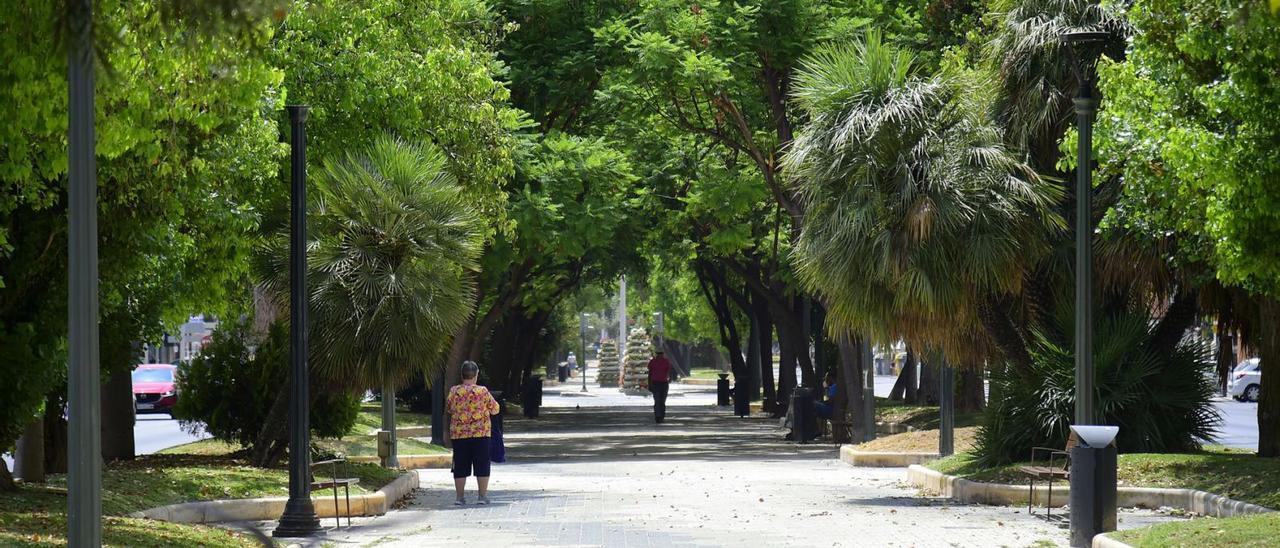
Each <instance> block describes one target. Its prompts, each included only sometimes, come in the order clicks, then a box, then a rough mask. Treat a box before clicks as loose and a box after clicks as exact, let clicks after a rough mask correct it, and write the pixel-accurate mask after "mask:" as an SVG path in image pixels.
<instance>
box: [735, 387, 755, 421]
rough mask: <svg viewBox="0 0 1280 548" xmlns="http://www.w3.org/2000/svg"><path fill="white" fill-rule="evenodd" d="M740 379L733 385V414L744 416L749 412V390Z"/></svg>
mask: <svg viewBox="0 0 1280 548" xmlns="http://www.w3.org/2000/svg"><path fill="white" fill-rule="evenodd" d="M744 384H746V383H743V382H741V381H739V382H738V384H737V385H736V386H734V387H733V414H734V415H737V416H739V417H745V416H747V415H750V414H751V391H750V390H747V387H746V386H744Z"/></svg>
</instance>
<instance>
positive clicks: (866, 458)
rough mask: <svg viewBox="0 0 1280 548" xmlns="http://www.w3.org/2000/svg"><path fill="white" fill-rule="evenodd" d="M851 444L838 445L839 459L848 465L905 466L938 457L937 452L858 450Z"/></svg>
mask: <svg viewBox="0 0 1280 548" xmlns="http://www.w3.org/2000/svg"><path fill="white" fill-rule="evenodd" d="M853 447H854V446H852V445H841V446H840V460H841V461H844V462H845V463H847V464H849V465H850V466H867V467H871V468H906V467H908V466H910V465H912V464H924V463H926V462H929V461H931V460H934V459H937V458H939V455H938V454H937V453H918V452H910V451H904V452H894V451H859V450H857V449H854V448H853Z"/></svg>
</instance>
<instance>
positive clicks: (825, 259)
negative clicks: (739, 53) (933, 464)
mask: <svg viewBox="0 0 1280 548" xmlns="http://www.w3.org/2000/svg"><path fill="white" fill-rule="evenodd" d="M979 76H980V75H972V74H967V73H948V74H942V75H934V76H928V75H923V74H921V73H920V71H919V70H918V69H917V66H916V64H915V60H914V57H913V56H912V54H911V53H910V52H909V51H905V50H902V49H899V48H895V47H893V46H890V45H888V44H885V43H884V42H883V41H882V39H881V38H880V36H879V34H878V33H868V35H867V37H866V39H865V40H861V41H857V42H854V43H852V44H850V45H843V46H834V47H827V48H819V49H818V50H817V51H816V52H815V53H814V54H813V56H812V57H810V58H809V59H808V60H807V61H806V62H805V63H804V65H803V69H802V70H801V71H800V73H799V74H798V76H797V79H796V89H795V92H794V99H793V101H794V102H795V104H796V105H797V106H799V107H800V108H801V109H803V111H804V113H805V114H806V115H807V117H808V118H809V120H810V121H809V124H808V125H806V126H805V127H804V128H803V129H802V131H801V132H800V133H799V135H798V136H797V137H796V140H795V143H794V144H793V145H792V147H791V149H790V151H789V154H788V156H787V157H786V158H785V164H784V165H785V167H786V168H787V170H788V173H789V176H790V177H791V179H792V180H793V181H794V182H795V188H796V189H797V190H798V192H799V194H800V196H801V199H802V203H803V204H804V206H805V211H806V219H805V224H804V226H803V228H802V231H801V233H800V238H799V241H798V242H797V243H796V251H795V255H794V258H795V259H796V262H797V266H798V270H799V275H800V278H801V280H802V281H803V282H804V283H805V286H806V287H807V288H808V289H810V290H812V291H815V292H817V293H818V294H819V295H822V296H823V297H824V298H825V300H826V304H827V308H828V318H829V322H830V326H831V328H832V331H833V332H841V331H845V330H852V331H854V332H860V333H875V334H877V335H878V336H880V337H883V338H884V339H885V340H895V339H897V338H898V337H903V336H906V337H908V338H909V339H910V340H912V341H913V343H914V344H927V345H937V346H938V347H940V348H944V349H946V350H947V351H948V352H949V353H951V354H953V355H955V356H958V357H972V356H973V355H974V353H975V351H979V352H980V348H981V345H982V342H981V339H980V337H979V336H978V335H977V332H978V331H979V327H978V322H977V319H976V316H977V312H976V309H977V307H978V303H980V302H981V300H982V299H983V298H984V296H985V295H988V294H1004V293H1007V292H1010V291H1012V290H1013V289H1014V288H1016V287H1017V286H1018V284H1020V283H1021V281H1022V274H1023V270H1024V268H1025V263H1026V261H1027V260H1028V257H1029V256H1035V255H1036V254H1037V253H1038V252H1040V249H1039V248H1038V246H1037V244H1038V242H1036V241H1035V240H1034V239H1030V238H1027V237H1026V236H1025V233H1027V232H1028V231H1027V230H1026V227H1027V226H1028V225H1031V226H1035V225H1050V226H1051V225H1052V224H1053V223H1055V222H1058V219H1057V218H1056V217H1054V216H1053V215H1052V214H1051V213H1050V212H1049V211H1048V206H1049V204H1051V203H1052V200H1053V199H1054V198H1056V196H1057V194H1056V192H1055V191H1056V189H1055V188H1054V187H1052V186H1050V185H1046V184H1043V183H1041V182H1040V181H1038V180H1037V178H1036V177H1035V175H1034V173H1032V172H1031V171H1030V169H1029V168H1028V167H1027V166H1026V165H1025V164H1023V163H1022V162H1021V161H1020V160H1019V159H1018V157H1017V155H1015V154H1014V153H1012V152H1010V151H1008V150H1007V149H1006V148H1005V147H1004V146H1003V145H1002V143H1001V133H1000V132H999V130H998V128H997V127H995V126H994V124H992V123H991V122H990V121H989V119H988V118H987V111H986V108H987V106H988V105H985V104H984V103H982V102H981V100H980V98H981V97H983V96H987V95H988V94H987V93H984V88H983V87H982V86H981V85H980V84H978V81H979ZM1030 232H1031V233H1032V234H1034V233H1035V231H1030ZM967 361H970V362H971V363H972V361H973V360H972V359H970V360H967Z"/></svg>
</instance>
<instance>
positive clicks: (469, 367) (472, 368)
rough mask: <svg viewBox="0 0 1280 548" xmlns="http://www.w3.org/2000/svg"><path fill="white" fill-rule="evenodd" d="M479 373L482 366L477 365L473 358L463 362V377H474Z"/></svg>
mask: <svg viewBox="0 0 1280 548" xmlns="http://www.w3.org/2000/svg"><path fill="white" fill-rule="evenodd" d="M478 375H480V366H479V365H476V362H473V361H471V360H467V361H465V362H462V378H464V379H474V378H476V377H477V376H478Z"/></svg>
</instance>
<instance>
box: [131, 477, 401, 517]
mask: <svg viewBox="0 0 1280 548" xmlns="http://www.w3.org/2000/svg"><path fill="white" fill-rule="evenodd" d="M417 488H418V473H417V472H412V471H410V472H405V473H403V474H400V476H399V477H397V478H396V479H394V480H392V481H391V483H388V484H386V485H384V486H383V487H382V488H381V489H378V490H377V491H376V492H373V493H365V494H362V495H352V496H351V515H352V516H381V515H383V514H386V513H387V510H388V509H390V508H391V505H392V504H394V503H396V502H397V501H399V500H400V499H403V498H404V497H405V496H406V495H408V494H409V493H410V492H411V491H413V490H414V489H417ZM288 500H289V497H262V498H254V499H229V500H208V501H199V502H182V503H178V504H169V505H165V506H158V507H156V508H149V509H147V510H143V511H141V512H134V513H132V514H129V517H131V518H145V519H154V520H157V521H168V522H176V523H213V522H223V521H269V520H274V519H278V518H279V517H280V515H281V514H283V513H284V505H285V502H287V501H288ZM311 502H312V504H314V505H315V508H316V517H317V518H333V517H334V516H335V514H336V512H335V508H334V504H333V496H332V491H330V492H329V496H327V497H326V496H324V495H322V494H320V492H314V493H312V495H311ZM346 509H347V508H346V500H345V499H344V498H343V497H342V495H341V494H339V495H338V507H337V508H336V510H341V511H342V512H344V513H345V511H346Z"/></svg>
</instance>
